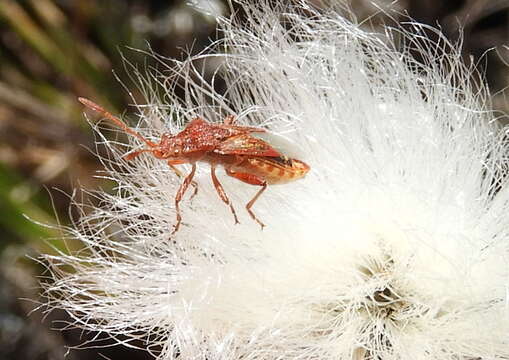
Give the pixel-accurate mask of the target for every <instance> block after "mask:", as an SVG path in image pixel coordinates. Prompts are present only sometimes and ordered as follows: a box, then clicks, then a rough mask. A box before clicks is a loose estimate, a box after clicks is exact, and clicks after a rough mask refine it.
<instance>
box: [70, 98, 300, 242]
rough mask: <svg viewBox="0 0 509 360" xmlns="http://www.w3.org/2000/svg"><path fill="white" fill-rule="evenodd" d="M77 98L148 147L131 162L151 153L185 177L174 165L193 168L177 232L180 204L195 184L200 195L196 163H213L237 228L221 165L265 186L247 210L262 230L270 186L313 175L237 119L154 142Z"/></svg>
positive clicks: (200, 123)
mask: <svg viewBox="0 0 509 360" xmlns="http://www.w3.org/2000/svg"><path fill="white" fill-rule="evenodd" d="M78 100H79V101H80V102H81V103H82V104H84V105H85V106H87V107H88V108H90V109H92V110H94V111H96V112H98V113H100V114H101V115H102V116H104V117H105V118H107V119H108V120H110V121H112V122H113V123H115V124H116V125H117V126H119V127H120V128H121V129H122V130H124V131H125V132H126V133H128V134H131V135H133V136H135V137H137V138H138V139H140V140H141V141H143V142H144V143H145V144H147V146H148V148H147V149H142V150H138V151H134V152H132V153H130V154H128V155H127V156H126V159H127V160H130V159H133V158H135V157H136V156H138V155H140V154H141V153H144V152H150V153H152V155H154V156H155V157H156V158H158V159H164V160H167V162H168V165H169V166H170V167H171V168H172V169H173V170H174V171H175V172H176V173H177V174H178V175H181V173H180V171H179V170H178V169H176V168H175V167H174V165H180V164H187V163H189V164H191V172H190V173H189V174H188V175H187V176H186V177H185V178H184V181H183V182H182V184H181V185H180V188H179V189H178V191H177V194H176V196H175V209H176V213H177V222H176V224H175V227H174V230H173V233H175V232H176V231H177V230H178V229H179V227H180V223H181V221H182V216H181V214H180V207H179V203H180V201H181V200H182V197H183V196H184V194H185V193H186V191H187V189H188V188H189V185H191V184H193V185H194V186H195V192H194V194H193V195H192V196H194V195H195V194H196V191H197V187H196V184H195V183H194V182H193V177H194V174H195V171H196V162H198V161H203V162H208V163H209V164H210V169H211V176H212V182H213V184H214V187H215V189H216V191H217V193H218V195H219V197H220V198H221V200H223V202H224V203H225V204H226V205H228V206H229V207H230V209H231V212H232V213H233V217H234V219H235V223H236V224H237V223H238V222H239V221H238V219H237V214H236V212H235V209H234V208H233V205H232V204H231V202H230V199H229V198H228V196H227V195H226V193H225V191H224V189H223V186H222V185H221V183H220V182H219V180H218V178H217V176H216V166H217V165H222V166H223V167H224V168H225V171H226V174H227V175H229V176H232V177H234V178H236V179H238V180H240V181H243V182H245V183H247V184H251V185H258V186H261V189H260V190H259V191H258V192H257V193H256V194H255V196H254V197H253V198H252V199H251V201H249V202H248V203H247V204H246V209H247V211H248V213H249V215H251V217H252V218H253V219H254V220H255V221H256V222H257V223H258V224H260V226H261V227H262V228H263V227H264V226H265V225H264V224H263V223H262V222H261V221H260V220H258V218H257V217H256V215H255V214H254V213H253V211H252V210H251V207H252V206H253V204H254V203H255V202H256V200H257V199H258V198H259V197H260V195H261V194H262V193H263V192H264V191H265V189H266V188H267V185H271V184H284V183H287V182H290V181H294V180H297V179H300V178H302V177H304V175H306V173H307V172H308V171H309V166H308V165H307V164H305V163H304V162H302V161H300V160H296V159H291V158H288V157H286V156H285V155H283V154H281V153H280V152H278V151H277V150H275V149H274V148H273V147H272V146H271V145H270V144H268V143H267V142H265V141H263V140H261V139H259V138H256V137H253V136H251V135H250V134H251V133H260V132H265V130H264V129H262V128H256V127H248V126H237V125H234V117H233V116H228V117H226V119H225V120H224V123H223V124H212V123H209V122H207V121H205V120H204V119H202V118H199V117H198V118H195V119H194V120H192V121H191V122H190V123H189V124H188V125H187V126H186V127H185V129H184V130H182V131H181V132H179V133H178V134H176V135H171V134H163V135H162V137H161V141H160V142H159V143H154V142H152V141H150V140H148V139H146V138H145V137H143V136H142V135H141V134H140V133H138V132H136V131H134V130H133V129H131V128H130V127H128V126H127V125H126V124H125V123H124V122H123V121H122V120H120V119H119V118H118V117H116V116H114V115H112V114H111V113H109V112H108V111H106V110H105V109H103V108H102V107H101V106H99V105H97V104H96V103H94V102H92V101H90V100H88V99H85V98H78ZM173 233H172V234H173Z"/></svg>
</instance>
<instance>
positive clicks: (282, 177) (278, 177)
mask: <svg viewBox="0 0 509 360" xmlns="http://www.w3.org/2000/svg"><path fill="white" fill-rule="evenodd" d="M241 166H242V167H244V168H245V169H246V170H248V172H249V173H253V174H256V175H258V176H261V177H263V178H264V179H265V180H266V181H267V183H268V184H284V183H287V182H291V181H295V180H298V179H300V178H302V177H304V176H305V175H306V174H307V173H308V171H309V166H308V165H307V164H306V163H304V162H302V161H300V160H296V159H290V158H287V157H278V158H272V157H252V158H247V159H246V160H245V161H244V162H243V163H242V165H241Z"/></svg>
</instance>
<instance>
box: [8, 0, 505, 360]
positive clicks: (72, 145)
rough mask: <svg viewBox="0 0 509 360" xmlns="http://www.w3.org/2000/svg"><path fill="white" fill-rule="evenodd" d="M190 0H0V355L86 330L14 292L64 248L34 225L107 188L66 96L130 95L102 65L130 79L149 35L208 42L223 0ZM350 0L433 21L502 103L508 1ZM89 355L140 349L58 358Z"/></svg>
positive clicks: (56, 344) (33, 281)
mask: <svg viewBox="0 0 509 360" xmlns="http://www.w3.org/2000/svg"><path fill="white" fill-rule="evenodd" d="M253 1H256V0H253ZM288 1H291V0H288ZM308 1H309V2H310V3H313V4H314V5H315V6H318V7H320V6H326V5H324V2H322V1H320V0H308ZM327 1H328V2H329V3H331V2H334V1H340V0H327ZM194 2H195V3H201V5H202V6H203V7H204V8H207V9H208V10H209V11H208V12H204V11H200V10H198V9H197V8H196V7H193V6H191V5H189V4H188V3H187V2H186V1H177V0H174V1H172V0H18V1H15V0H0V215H1V216H0V258H1V262H0V267H1V269H0V270H1V271H0V359H6V360H7V359H31V360H33V359H41V360H42V359H62V358H63V357H64V354H65V351H66V349H65V347H66V346H73V345H77V344H79V343H82V342H84V341H86V339H89V338H91V337H93V336H95V335H96V334H82V333H81V332H79V331H76V330H75V331H72V330H66V331H62V332H61V331H51V330H50V328H51V327H55V326H56V327H59V326H60V327H62V325H58V324H57V322H58V321H60V322H62V323H63V324H65V321H66V320H67V317H66V314H64V313H58V312H53V313H51V314H49V315H47V316H46V317H44V314H43V313H42V312H41V311H40V310H38V311H34V312H33V313H32V314H31V315H30V316H28V313H29V312H30V311H31V310H32V309H34V308H35V307H36V304H35V303H34V302H33V301H27V300H22V299H24V298H25V299H32V300H37V298H38V289H37V276H38V275H40V274H42V273H43V271H44V268H43V267H42V266H40V265H37V263H36V262H34V261H32V260H31V259H30V258H29V257H37V254H38V253H39V252H52V251H54V249H52V247H51V246H50V245H52V246H55V247H56V248H59V249H65V246H64V244H62V243H59V241H60V240H58V235H59V234H58V231H57V230H55V229H54V228H51V227H45V226H41V225H39V224H38V223H42V224H56V223H58V222H59V223H61V224H68V223H69V221H70V219H69V213H70V212H69V208H70V196H69V194H72V192H73V189H76V188H78V189H79V188H84V189H97V188H99V187H103V188H104V187H106V188H107V187H108V184H105V183H102V180H100V179H97V178H94V174H95V173H96V171H97V170H99V169H100V166H99V164H98V161H97V160H96V159H95V158H94V156H93V155H92V154H91V152H90V151H89V150H87V149H93V148H94V138H93V135H92V131H91V130H90V128H89V126H88V124H87V123H86V121H85V120H84V118H83V115H82V111H83V107H82V106H81V105H80V104H79V103H78V102H77V101H76V97H77V96H85V97H89V98H91V99H94V101H97V102H98V103H100V104H102V105H104V106H105V107H107V108H108V109H111V110H112V111H113V112H116V113H121V112H122V111H123V110H125V109H126V108H127V107H128V104H129V102H130V101H131V99H130V98H129V94H128V93H127V92H126V91H125V89H124V88H123V86H122V84H121V83H120V82H119V81H117V79H116V76H115V74H114V73H113V72H112V70H115V72H116V74H117V76H118V77H119V78H121V79H125V78H128V76H127V74H126V73H125V72H126V68H125V66H124V65H125V64H124V63H123V60H122V54H123V56H124V57H125V58H127V59H128V60H129V62H131V63H133V64H144V66H146V65H147V63H149V62H150V61H151V59H150V58H147V57H145V56H143V55H142V54H141V53H139V52H136V51H131V50H129V49H128V48H129V47H132V48H139V49H147V47H148V44H150V48H152V49H153V50H154V51H155V52H156V53H159V54H161V55H163V56H165V57H170V58H182V57H183V56H185V53H196V52H199V51H201V50H202V49H204V48H205V47H206V46H207V45H209V44H210V43H211V42H213V41H214V40H216V39H217V36H218V34H217V32H216V21H215V16H217V15H228V14H229V13H230V11H231V9H230V6H229V5H228V2H227V0H195V1H194ZM349 6H350V7H351V8H352V10H353V11H354V13H355V14H356V16H357V17H358V20H359V21H363V20H366V19H368V21H366V22H365V26H367V27H371V29H373V28H374V29H375V30H376V29H380V26H381V24H382V23H388V24H390V23H392V22H393V21H398V20H407V16H410V17H411V18H413V19H415V20H417V21H419V22H423V23H426V24H430V25H432V26H438V27H440V28H441V29H442V31H443V32H444V33H445V35H446V36H448V37H449V38H450V39H451V40H452V41H457V40H458V39H459V38H460V36H463V53H464V59H465V61H466V62H468V63H469V62H475V63H479V64H480V65H481V68H482V69H483V70H484V71H483V74H482V75H481V76H482V77H484V78H482V79H480V80H481V81H483V82H487V83H488V85H489V87H490V89H491V92H492V94H493V99H492V100H493V104H494V107H495V109H498V110H501V111H503V112H507V110H508V104H509V103H508V102H507V100H506V98H505V94H504V90H505V88H506V86H507V83H508V80H509V79H508V76H509V72H508V67H507V65H506V64H507V63H508V62H509V52H508V50H507V48H506V47H505V45H507V42H508V39H509V27H508V25H509V21H508V20H509V19H508V16H509V0H449V1H443V0H427V1H422V0H401V1H397V2H391V1H389V0H378V1H373V2H372V1H369V0H351V1H350V3H349ZM380 9H384V10H385V11H387V14H384V13H383V12H380ZM388 14H389V15H390V18H391V19H390V18H389V17H388V16H387V15H388ZM460 29H463V31H460ZM461 34H462V35H461ZM430 36H433V35H432V34H431V33H430ZM488 50H490V51H488ZM212 70H213V69H211V70H210V71H212ZM127 85H129V83H127ZM132 90H133V91H134V93H133V96H134V97H135V98H138V99H140V100H141V99H142V96H141V94H138V93H136V91H135V89H134V88H133V89H132ZM28 219H31V220H32V221H29V220H28ZM27 255H28V256H27ZM55 324H57V325H55ZM140 346H141V347H142V344H140ZM99 354H102V356H106V358H111V359H117V358H121V357H126V356H128V358H129V359H144V358H150V356H148V355H147V354H146V353H144V352H142V351H139V350H133V349H128V348H125V347H119V346H115V347H111V348H103V349H88V350H81V351H72V352H70V354H68V355H67V358H68V359H98V358H100V355H99Z"/></svg>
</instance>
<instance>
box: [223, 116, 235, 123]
mask: <svg viewBox="0 0 509 360" xmlns="http://www.w3.org/2000/svg"><path fill="white" fill-rule="evenodd" d="M235 120H236V119H235V116H233V115H228V116H226V117H225V118H224V120H223V124H225V125H233V124H235Z"/></svg>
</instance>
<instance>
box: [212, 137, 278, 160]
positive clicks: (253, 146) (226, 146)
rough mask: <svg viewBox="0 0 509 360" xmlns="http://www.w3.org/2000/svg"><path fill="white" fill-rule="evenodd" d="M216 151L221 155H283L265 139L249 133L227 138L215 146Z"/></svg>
mask: <svg viewBox="0 0 509 360" xmlns="http://www.w3.org/2000/svg"><path fill="white" fill-rule="evenodd" d="M214 152H215V153H217V154H221V155H252V156H267V157H278V156H282V155H281V154H280V153H279V152H278V151H276V150H275V149H273V148H272V146H270V145H269V144H268V143H266V142H265V141H263V140H260V139H257V138H254V137H252V136H249V135H247V134H242V135H237V136H232V137H230V138H228V139H226V140H225V141H223V142H221V143H220V144H219V145H218V146H217V147H216V148H215V150H214Z"/></svg>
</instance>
